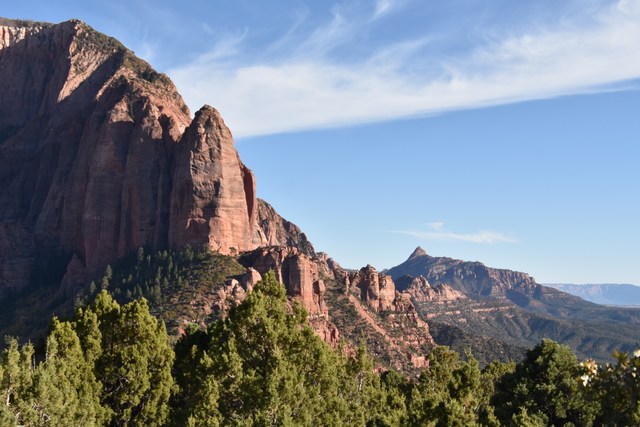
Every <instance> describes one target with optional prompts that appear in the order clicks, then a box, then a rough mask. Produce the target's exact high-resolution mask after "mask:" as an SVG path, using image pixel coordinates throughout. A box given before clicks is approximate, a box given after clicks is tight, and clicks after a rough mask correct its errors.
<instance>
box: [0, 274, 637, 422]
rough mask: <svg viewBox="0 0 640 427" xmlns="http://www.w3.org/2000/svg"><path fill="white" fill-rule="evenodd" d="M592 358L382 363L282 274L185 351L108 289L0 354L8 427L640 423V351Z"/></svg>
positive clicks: (450, 355) (565, 354)
mask: <svg viewBox="0 0 640 427" xmlns="http://www.w3.org/2000/svg"><path fill="white" fill-rule="evenodd" d="M615 358H616V362H615V363H614V364H612V365H603V366H598V365H597V364H596V363H595V362H594V361H590V360H588V361H584V362H578V360H577V359H576V357H575V355H574V354H573V353H572V352H571V350H569V348H568V347H565V346H562V345H559V344H556V343H555V342H553V341H550V340H543V341H542V342H541V343H540V344H539V345H537V346H536V347H535V348H533V349H531V350H529V351H528V352H527V354H526V357H525V359H524V360H522V361H521V362H519V363H517V364H516V363H514V362H510V363H501V362H493V363H490V364H489V365H487V367H486V368H484V369H483V370H480V368H479V366H478V362H477V360H476V359H475V358H474V357H473V355H472V354H465V355H463V356H461V355H459V354H458V353H456V352H454V351H451V350H449V349H448V348H447V347H443V346H440V347H436V348H434V349H433V350H432V351H431V352H430V354H429V355H428V366H427V368H425V369H424V370H423V371H422V372H421V374H420V375H419V376H418V377H407V376H405V375H403V374H400V373H398V372H395V371H383V372H379V371H377V370H375V369H374V365H373V363H372V359H371V357H370V356H369V355H368V353H367V350H366V348H365V347H364V346H360V347H359V348H357V349H351V350H350V349H347V348H345V347H343V346H337V347H336V348H332V347H330V346H329V345H328V344H326V343H325V342H323V341H322V340H321V339H320V338H319V337H317V336H316V335H315V334H314V333H313V331H312V329H311V328H310V327H309V326H308V323H307V313H306V312H305V310H304V309H303V308H302V307H301V306H300V305H299V304H297V303H294V304H291V303H290V302H289V301H288V299H287V297H286V294H285V291H284V287H283V286H282V285H281V284H280V283H278V282H277V281H276V280H275V277H274V275H273V274H268V275H266V276H265V277H264V279H263V280H262V281H261V282H259V283H258V284H257V285H256V286H255V288H254V289H253V291H252V292H250V293H249V294H248V295H247V297H246V299H245V300H244V301H243V302H242V303H241V304H239V305H237V306H234V307H232V308H231V309H230V311H229V314H228V316H227V317H225V318H224V319H219V320H217V321H214V322H212V323H210V324H208V325H207V327H206V328H201V327H199V326H198V325H195V324H194V325H192V326H191V327H188V328H187V330H186V331H185V333H184V334H183V335H182V336H181V338H180V339H179V340H178V342H177V343H176V344H175V346H171V345H170V344H169V339H168V336H167V333H166V329H165V327H164V324H163V322H161V321H158V320H157V319H156V318H155V317H154V316H153V315H151V314H150V312H149V308H148V304H147V301H146V300H145V299H143V298H142V299H136V300H134V301H131V302H129V303H126V304H124V305H120V304H118V303H117V302H116V301H115V300H114V299H113V298H112V297H111V296H110V295H109V293H108V292H107V291H106V290H103V291H101V292H99V293H98V294H97V297H96V298H95V301H94V302H93V303H92V304H90V305H88V306H84V307H79V308H78V309H77V310H76V314H75V316H74V317H73V318H72V319H69V320H64V321H63V320H59V319H56V318H54V319H53V321H52V323H51V327H50V331H49V333H48V336H47V339H46V345H45V346H44V348H42V349H36V348H34V346H33V345H32V344H29V343H27V344H24V345H19V344H18V343H17V341H16V340H10V341H9V342H8V346H7V348H6V349H5V350H4V351H3V353H2V356H1V359H0V423H1V424H2V425H3V426H5V425H6V426H17V425H27V426H44V425H60V426H64V425H83V426H92V425H93V426H101V425H109V426H124V425H131V426H148V425H175V426H184V425H189V426H215V425H308V426H317V425H331V426H339V425H346V426H364V425H372V426H400V425H416V426H417V425H465V426H469V425H491V426H498V425H534V426H535V425H584V426H589V425H637V424H638V423H639V422H640V406H639V404H638V396H639V393H640V382H639V381H638V379H637V372H638V369H640V352H636V353H634V354H632V355H629V354H616V355H615Z"/></svg>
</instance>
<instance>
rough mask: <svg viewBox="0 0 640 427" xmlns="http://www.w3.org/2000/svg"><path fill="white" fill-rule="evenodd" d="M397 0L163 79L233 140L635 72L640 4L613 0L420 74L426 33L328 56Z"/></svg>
mask: <svg viewBox="0 0 640 427" xmlns="http://www.w3.org/2000/svg"><path fill="white" fill-rule="evenodd" d="M393 3H394V2H392V1H390V0H380V1H378V2H377V3H376V7H375V8H374V10H373V11H372V12H371V15H370V16H368V17H364V18H363V19H359V20H358V19H353V17H348V16H346V15H345V13H346V12H345V11H344V10H342V9H340V8H337V7H336V8H334V9H333V14H332V18H331V19H330V20H329V21H328V22H326V23H325V24H324V25H320V26H318V27H317V28H315V29H314V30H312V31H310V32H308V34H307V35H306V36H305V37H304V38H303V39H302V40H300V39H298V40H296V39H297V37H292V35H291V34H290V33H289V34H288V35H287V40H291V41H292V42H291V43H283V41H282V40H279V41H278V42H277V43H279V44H278V46H277V48H278V49H277V50H278V51H277V52H271V53H272V57H269V58H266V57H264V56H248V55H246V54H244V51H243V42H244V34H243V35H240V36H235V37H231V38H230V39H229V40H227V41H226V44H225V42H222V43H221V44H219V45H218V46H216V47H214V49H212V51H211V52H209V53H207V54H204V55H202V56H201V57H200V58H198V59H197V60H195V61H194V62H192V63H190V64H185V65H184V66H181V67H179V68H175V69H173V70H170V71H169V74H170V76H171V77H172V78H173V79H174V81H175V82H176V83H177V84H178V86H179V88H180V90H181V92H182V93H183V95H184V96H185V99H186V100H187V102H188V103H189V104H190V106H191V107H192V109H197V108H198V107H199V106H201V105H202V104H205V103H208V104H213V105H216V106H218V107H219V108H220V109H221V111H222V113H223V115H224V117H225V120H226V121H227V123H229V125H230V127H231V129H232V130H233V132H234V134H235V135H236V136H252V135H260V134H270V133H279V132H289V131H295V130H305V129H312V128H322V127H332V126H341V125H349V124H355V123H361V122H368V121H380V120H391V119H396V118H401V117H410V116H418V115H429V114H437V113H441V112H445V111H451V110H456V109H466V108H476V107H482V106H490V105H497V104H504V103H512V102H518V101H525V100H532V99H543V98H550V97H557V96H562V95H568V94H578V93H587V92H594V91H600V90H604V88H605V87H607V86H609V85H611V84H615V83H621V82H627V81H630V80H633V79H637V78H639V77H640V43H638V40H640V0H620V1H619V2H617V3H616V4H615V5H611V4H609V6H607V7H601V8H600V9H598V10H597V12H594V13H593V14H592V15H590V16H588V17H587V18H588V19H586V18H585V17H582V18H581V19H579V20H576V21H572V20H570V19H565V20H563V21H561V22H560V23H557V24H555V26H554V27H549V28H544V27H540V26H538V28H537V29H536V30H532V31H529V32H527V33H524V34H522V33H521V34H515V35H511V36H506V37H500V38H489V39H483V40H481V41H478V42H477V43H478V44H476V45H475V46H474V47H472V48H470V49H467V50H465V51H463V52H461V53H458V54H456V55H455V56H449V57H446V58H445V57H440V58H435V59H433V60H432V61H430V62H429V63H428V64H426V65H425V66H424V67H422V68H420V67H416V64H420V61H421V59H422V57H423V56H424V52H425V49H428V46H429V42H428V40H430V37H432V36H433V35H429V34H423V35H422V36H421V37H419V38H415V39H412V40H402V41H396V42H394V43H388V44H385V45H378V46H376V47H375V48H374V49H373V50H372V51H371V52H370V54H369V55H368V56H367V57H365V58H361V59H359V60H344V59H337V58H338V56H337V55H333V54H332V52H334V51H335V50H336V49H338V48H341V47H344V46H343V44H344V43H347V42H346V41H345V40H349V39H350V35H352V34H356V33H357V32H358V31H362V30H363V29H365V28H369V29H371V28H372V27H371V26H375V25H376V19H373V18H375V17H376V16H380V14H384V13H386V12H388V11H389V10H390V8H391V7H392V4H393ZM296 25H299V22H298V23H297V24H296ZM293 40H296V43H295V45H294V44H293ZM274 43H275V42H274ZM266 50H267V51H268V50H269V49H268V47H267V49H266ZM287 51H289V52H290V54H287ZM609 89H610V87H609ZM467 237H468V236H467ZM483 238H484V239H485V240H486V239H490V238H491V236H490V235H486V236H484V237H483Z"/></svg>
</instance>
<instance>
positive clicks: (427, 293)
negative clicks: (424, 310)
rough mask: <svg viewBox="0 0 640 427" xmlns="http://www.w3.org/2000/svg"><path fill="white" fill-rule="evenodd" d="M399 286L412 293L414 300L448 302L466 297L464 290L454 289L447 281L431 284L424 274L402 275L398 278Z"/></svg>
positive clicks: (409, 293) (404, 292)
mask: <svg viewBox="0 0 640 427" xmlns="http://www.w3.org/2000/svg"><path fill="white" fill-rule="evenodd" d="M397 286H398V289H400V290H402V291H403V294H408V295H411V298H412V299H413V301H416V302H436V303H446V302H452V301H456V300H458V299H460V298H466V296H465V295H464V294H463V293H462V292H460V291H457V290H455V289H453V288H452V287H451V286H449V285H447V284H446V283H440V284H438V285H436V286H431V285H430V284H429V281H428V280H427V278H426V277H424V276H418V277H411V276H409V275H406V276H402V277H401V278H400V279H398V281H397Z"/></svg>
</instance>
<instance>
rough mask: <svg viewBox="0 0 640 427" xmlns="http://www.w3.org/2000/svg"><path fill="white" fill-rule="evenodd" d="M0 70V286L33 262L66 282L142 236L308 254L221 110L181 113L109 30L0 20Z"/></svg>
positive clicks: (158, 244) (178, 103)
mask: <svg viewBox="0 0 640 427" xmlns="http://www.w3.org/2000/svg"><path fill="white" fill-rule="evenodd" d="M0 77H1V78H0V296H2V295H3V293H4V292H5V291H7V290H8V289H9V288H11V289H21V288H24V287H25V286H27V285H28V284H29V283H30V282H31V281H32V280H33V277H34V274H33V272H34V270H35V269H37V268H40V269H41V270H42V272H41V273H42V274H38V275H37V276H38V277H41V278H43V279H42V280H43V281H45V282H46V283H42V284H43V285H47V286H54V285H56V284H59V283H60V282H61V281H63V282H64V285H65V286H63V289H66V290H67V292H69V291H72V290H73V289H74V288H75V287H76V286H77V285H80V284H81V283H83V282H84V281H86V279H87V278H88V277H90V276H91V275H93V274H95V273H96V272H98V271H102V269H103V268H104V267H105V266H106V265H107V264H109V263H112V262H113V261H114V260H116V259H118V258H120V257H122V256H124V255H126V254H128V253H130V252H132V251H134V250H136V249H137V248H138V247H141V246H142V247H146V248H150V249H160V248H167V247H171V248H175V249H181V248H182V247H183V246H184V245H185V244H190V245H192V246H201V245H203V244H206V245H208V246H209V247H210V248H211V249H212V250H214V251H219V252H221V253H226V254H233V253H239V252H240V251H245V250H251V249H254V248H256V247H258V246H263V245H267V244H289V245H294V246H296V245H298V246H300V247H301V248H303V251H304V252H305V253H307V254H311V253H312V251H313V248H312V247H311V245H310V244H309V243H308V241H307V240H306V237H305V236H304V234H303V233H302V232H300V230H299V229H298V228H297V227H296V226H295V225H293V224H291V223H289V222H288V221H286V220H284V219H283V218H281V217H280V216H279V215H277V213H275V211H274V210H273V208H271V207H270V206H268V205H267V204H266V203H264V202H259V201H258V199H257V198H256V191H255V179H254V177H253V174H252V173H251V171H250V170H249V169H248V168H247V167H246V166H245V165H244V164H242V162H241V161H240V159H239V156H238V153H237V152H236V150H235V148H234V144H233V139H232V136H231V132H230V131H229V129H228V128H227V127H226V126H225V124H224V121H223V120H222V118H221V117H220V115H219V114H218V112H217V111H216V110H215V109H213V108H211V107H208V106H205V107H203V108H202V109H201V110H200V111H198V112H197V113H196V116H195V118H194V119H193V120H191V117H190V113H189V109H188V108H187V106H186V105H185V103H184V102H183V100H182V98H181V97H180V95H179V94H178V92H177V91H176V88H175V87H174V85H173V83H172V82H171V81H170V80H169V79H168V78H167V77H166V76H164V75H162V74H159V73H157V72H155V71H154V70H153V69H152V68H151V67H150V66H149V65H148V64H147V63H146V62H144V61H142V60H140V59H138V58H136V57H135V56H134V55H133V53H132V52H131V51H129V50H127V49H126V48H124V47H123V46H122V45H121V44H120V43H119V42H117V41H116V40H115V39H112V38H110V37H107V36H104V35H102V34H99V33H97V32H95V31H94V30H93V29H91V28H90V27H88V26H87V25H85V24H83V23H82V22H80V21H75V20H74V21H68V22H64V23H62V24H58V25H50V24H32V23H26V22H22V21H20V22H19V21H13V20H6V19H5V20H2V21H0ZM51 259H55V260H56V262H57V263H59V264H62V267H61V268H57V269H56V271H55V272H54V271H51V269H49V268H48V267H47V266H48V264H49V262H48V260H51ZM72 260H73V265H69V267H68V268H65V267H66V266H67V264H69V263H71V262H72ZM63 277H64V280H63Z"/></svg>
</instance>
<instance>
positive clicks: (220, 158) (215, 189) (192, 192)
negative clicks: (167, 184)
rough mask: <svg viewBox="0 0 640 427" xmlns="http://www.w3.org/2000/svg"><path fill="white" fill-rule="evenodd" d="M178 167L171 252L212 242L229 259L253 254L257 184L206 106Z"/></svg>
mask: <svg viewBox="0 0 640 427" xmlns="http://www.w3.org/2000/svg"><path fill="white" fill-rule="evenodd" d="M175 162H176V164H175V168H174V177H173V183H174V185H173V191H172V193H171V216H170V221H169V223H170V230H169V244H170V246H172V247H177V248H180V247H183V246H184V245H186V244H194V243H197V242H198V241H202V238H203V236H206V238H207V243H208V245H209V247H210V248H211V249H213V250H214V251H218V252H220V253H223V254H236V253H239V252H241V251H246V250H249V249H253V248H254V247H255V246H256V245H255V244H254V242H253V233H254V227H255V225H256V217H257V215H256V213H257V212H256V183H255V179H254V177H253V173H251V171H250V170H249V168H247V167H246V166H245V165H244V164H243V163H242V162H241V161H240V157H239V156H238V152H237V151H236V149H235V147H234V145H233V138H232V137H231V132H230V131H229V129H228V128H227V127H226V126H225V124H224V121H223V120H222V117H220V114H219V113H218V112H217V111H216V110H215V109H213V108H211V107H209V106H205V107H203V108H202V109H201V110H200V111H198V112H197V113H196V116H195V119H194V120H193V122H192V123H191V125H190V126H189V128H188V129H187V131H186V132H185V133H184V136H183V137H182V139H181V141H180V144H178V146H177V147H176V156H175ZM258 243H261V242H258Z"/></svg>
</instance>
